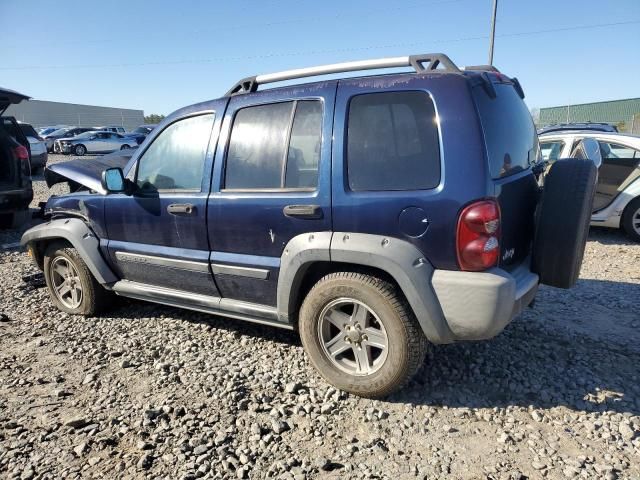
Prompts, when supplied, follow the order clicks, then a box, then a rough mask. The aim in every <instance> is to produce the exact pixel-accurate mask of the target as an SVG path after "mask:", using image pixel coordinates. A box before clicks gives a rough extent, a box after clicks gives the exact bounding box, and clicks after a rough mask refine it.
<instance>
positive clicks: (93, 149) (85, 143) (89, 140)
mask: <svg viewBox="0 0 640 480" xmlns="http://www.w3.org/2000/svg"><path fill="white" fill-rule="evenodd" d="M137 146H138V143H137V142H136V139H135V138H133V137H127V136H124V135H121V134H119V133H114V132H110V131H107V130H99V131H94V130H90V131H87V132H84V133H81V134H79V135H76V136H75V137H69V138H60V139H57V140H56V141H55V144H54V151H55V152H57V153H63V154H69V153H73V154H75V155H78V156H82V155H85V154H87V153H111V152H115V151H116V150H126V149H128V148H136V147H137Z"/></svg>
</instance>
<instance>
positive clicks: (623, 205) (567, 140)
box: [539, 130, 640, 241]
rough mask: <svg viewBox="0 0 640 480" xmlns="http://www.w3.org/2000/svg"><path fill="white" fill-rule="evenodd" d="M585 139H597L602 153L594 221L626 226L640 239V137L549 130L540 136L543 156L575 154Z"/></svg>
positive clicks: (554, 157)
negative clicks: (580, 142)
mask: <svg viewBox="0 0 640 480" xmlns="http://www.w3.org/2000/svg"><path fill="white" fill-rule="evenodd" d="M582 139H593V140H594V141H596V142H597V144H598V147H599V150H600V156H601V157H602V164H601V165H600V168H599V169H598V185H597V187H596V194H595V198H594V200H593V213H592V215H591V225H594V226H601V227H610V228H622V229H624V231H625V232H626V233H627V234H628V235H629V236H630V237H631V238H633V239H634V240H636V241H640V137H638V136H635V135H626V134H623V133H610V132H596V131H586V130H575V131H561V132H551V133H546V134H542V135H540V137H539V140H540V150H541V152H542V157H543V158H544V160H546V161H548V162H549V163H553V162H555V161H556V160H558V159H562V158H569V157H572V156H575V155H574V154H575V151H574V150H575V148H576V146H577V144H578V141H580V140H582Z"/></svg>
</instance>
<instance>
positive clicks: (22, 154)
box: [0, 88, 33, 228]
mask: <svg viewBox="0 0 640 480" xmlns="http://www.w3.org/2000/svg"><path fill="white" fill-rule="evenodd" d="M28 99H29V97H27V96H26V95H23V94H21V93H18V92H14V91H13V90H7V89H2V88H0V228H15V227H18V226H20V225H21V224H22V223H24V221H26V220H27V219H28V217H29V204H30V203H31V200H32V199H33V188H32V185H31V159H30V145H29V140H28V139H27V137H26V136H25V134H24V132H23V130H22V128H21V127H20V124H18V122H17V121H16V119H15V118H14V117H9V116H7V117H3V116H1V115H2V114H3V113H4V111H5V110H6V109H7V108H8V107H9V105H11V104H14V103H20V102H22V101H23V100H28Z"/></svg>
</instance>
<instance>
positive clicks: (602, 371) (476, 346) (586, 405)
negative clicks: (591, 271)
mask: <svg viewBox="0 0 640 480" xmlns="http://www.w3.org/2000/svg"><path fill="white" fill-rule="evenodd" d="M639 294H640V284H637V283H626V282H610V281H600V280H589V279H582V280H580V281H579V283H578V285H577V286H576V287H575V288H574V289H572V290H569V291H564V290H558V289H553V288H548V287H543V288H542V289H541V291H540V293H539V295H538V299H537V304H536V305H535V307H533V308H531V309H527V310H526V311H525V312H523V313H522V314H521V315H520V316H519V317H518V318H516V319H515V320H514V321H513V322H512V324H511V325H509V326H508V327H507V329H506V330H505V331H504V332H503V333H502V334H501V335H499V336H498V337H496V338H494V339H492V340H490V341H485V342H470V343H458V344H453V345H441V346H435V347H434V348H433V350H432V353H431V354H430V355H429V357H428V358H427V361H426V362H425V365H424V366H423V368H422V369H421V371H420V372H419V373H418V374H417V375H416V376H415V377H414V379H413V380H412V381H411V382H410V383H409V385H407V386H406V387H405V388H404V389H403V390H401V391H399V392H397V393H396V394H394V395H392V396H391V397H389V398H387V401H390V402H394V403H395V402H398V403H412V404H415V405H441V406H447V407H457V408H460V407H468V408H494V407H500V408H504V407H508V406H519V407H525V408H526V407H532V408H541V409H549V408H553V407H558V406H565V407H567V408H569V409H570V410H574V411H576V412H581V411H585V412H599V411H605V410H607V411H614V412H617V413H621V414H625V413H627V414H632V415H639V414H640V386H639V385H638V376H639V373H640V370H639V367H638V365H640V347H638V345H640V328H638V327H640V310H639V309H638V307H637V305H636V304H635V302H636V300H637V298H638V295H639Z"/></svg>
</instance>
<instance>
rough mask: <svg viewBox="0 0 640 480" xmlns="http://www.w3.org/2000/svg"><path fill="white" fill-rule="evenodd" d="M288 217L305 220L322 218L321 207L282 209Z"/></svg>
mask: <svg viewBox="0 0 640 480" xmlns="http://www.w3.org/2000/svg"><path fill="white" fill-rule="evenodd" d="M282 213H284V214H285V215H286V216H287V217H295V218H304V219H308V220H313V219H318V218H322V208H320V205H287V206H286V207H284V208H283V209H282Z"/></svg>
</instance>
